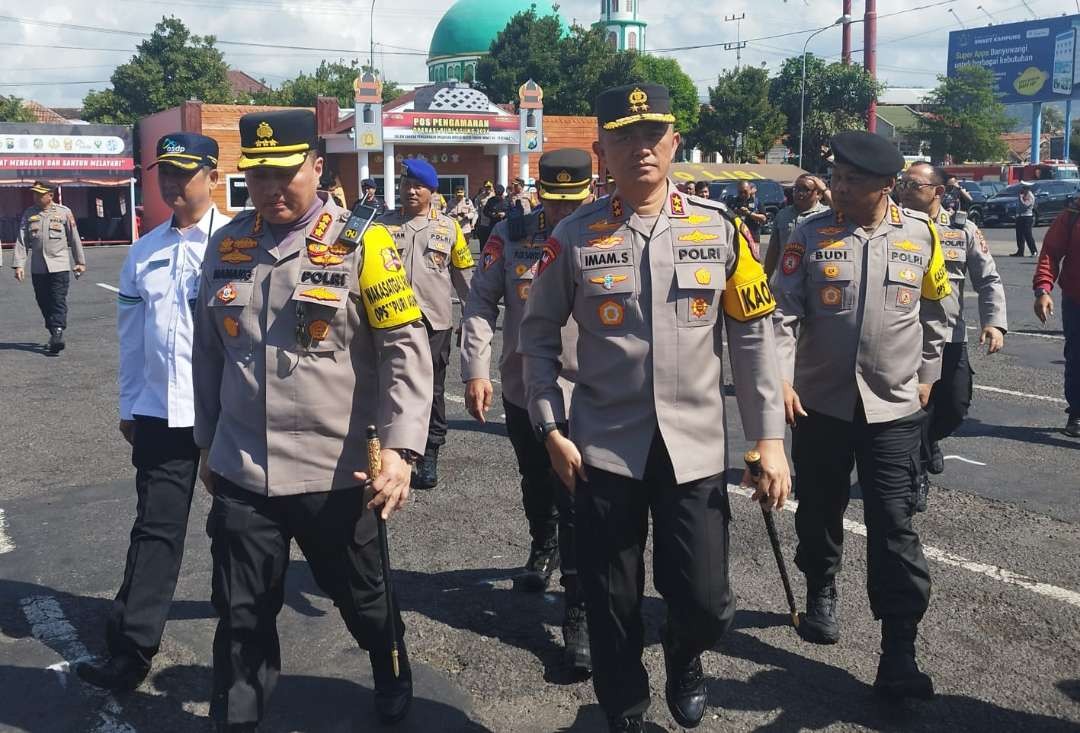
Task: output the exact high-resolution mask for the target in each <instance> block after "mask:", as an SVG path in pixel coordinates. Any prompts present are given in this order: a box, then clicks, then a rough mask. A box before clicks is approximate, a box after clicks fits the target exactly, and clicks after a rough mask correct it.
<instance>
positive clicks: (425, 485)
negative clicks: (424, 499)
mask: <svg viewBox="0 0 1080 733" xmlns="http://www.w3.org/2000/svg"><path fill="white" fill-rule="evenodd" d="M438 485H439V446H437V445H429V446H428V447H427V450H425V451H424V457H423V458H421V459H420V460H419V461H417V462H416V473H415V474H414V475H413V481H412V486H413V488H414V489H422V490H428V489H434V488H435V487H436V486H438Z"/></svg>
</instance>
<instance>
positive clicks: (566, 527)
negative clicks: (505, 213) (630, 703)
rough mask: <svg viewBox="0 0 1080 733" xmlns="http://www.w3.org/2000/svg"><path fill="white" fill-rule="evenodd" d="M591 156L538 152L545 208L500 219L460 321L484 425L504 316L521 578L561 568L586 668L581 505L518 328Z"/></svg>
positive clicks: (565, 363)
mask: <svg viewBox="0 0 1080 733" xmlns="http://www.w3.org/2000/svg"><path fill="white" fill-rule="evenodd" d="M592 169H593V161H592V156H591V155H589V153H588V152H586V151H584V150H575V149H573V148H566V149H563V150H552V151H550V152H547V153H544V154H543V155H542V156H540V201H541V207H540V208H538V209H534V210H533V211H532V212H531V213H529V214H522V213H521V212H516V213H513V214H512V215H511V217H510V219H509V220H508V221H503V222H500V223H499V224H498V225H497V226H496V227H495V231H493V232H492V234H491V237H490V238H489V239H488V242H487V245H485V247H484V250H483V253H482V254H481V257H480V268H479V269H478V271H477V273H476V275H475V276H474V277H473V280H472V289H471V291H470V292H469V301H468V303H467V304H466V306H465V311H464V314H463V315H462V320H461V331H462V340H461V378H462V380H464V381H465V384H466V388H465V407H466V408H467V409H468V410H469V413H470V414H472V416H473V417H475V418H476V419H477V420H479V421H480V422H484V419H485V414H486V413H487V411H488V409H490V407H491V398H492V393H493V389H492V385H491V367H490V364H491V342H492V340H493V339H494V336H495V324H496V322H497V321H498V318H499V304H500V303H502V304H504V305H505V316H504V318H503V324H502V327H503V339H502V358H501V359H500V362H499V374H500V376H501V378H502V402H503V408H504V410H505V413H506V432H507V434H508V435H509V436H510V443H511V444H512V445H513V447H514V453H515V454H516V456H517V463H518V471H519V472H520V473H521V499H522V504H523V505H524V508H525V518H526V519H527V520H528V522H529V534H530V535H531V536H532V545H531V548H530V551H529V559H528V561H527V562H526V563H525V573H524V575H523V576H521V578H520V579H519V581H518V583H517V585H518V587H521V588H523V589H525V590H532V591H544V590H547V587H548V582H549V579H550V578H551V574H552V573H553V572H554V570H555V566H556V565H559V566H560V568H561V570H562V585H563V588H564V589H565V592H566V599H565V600H566V608H565V615H564V618H563V643H564V646H565V650H566V651H565V656H566V661H567V664H568V666H569V667H571V668H572V669H574V670H576V671H577V672H579V673H586V672H588V671H589V670H590V668H591V663H590V659H589V637H588V631H587V625H586V621H585V598H584V596H583V595H582V593H581V588H580V584H579V583H578V578H577V564H576V553H575V551H574V509H573V504H572V502H571V500H570V494H569V492H568V491H567V489H566V487H565V486H563V485H562V482H561V481H559V478H558V477H557V476H556V475H555V473H554V472H553V471H552V470H551V461H550V459H549V458H548V455H547V452H546V451H545V450H544V446H543V444H542V443H540V441H538V440H537V439H536V434H535V432H534V431H533V428H532V423H531V422H530V420H529V411H528V409H527V407H528V402H527V400H526V396H525V381H524V376H523V374H522V364H521V355H520V354H518V353H517V346H518V329H519V328H520V325H521V317H522V316H523V315H524V313H525V303H526V300H527V299H528V296H529V289H530V287H531V286H532V281H533V278H534V277H535V275H536V269H537V266H538V265H539V262H540V255H541V253H542V252H543V245H544V242H545V241H546V240H547V238H548V235H549V234H550V233H551V229H552V228H554V227H555V225H557V224H558V223H559V222H560V221H562V220H563V219H565V218H566V217H567V216H569V215H570V214H572V213H573V212H574V211H575V210H576V209H577V208H578V207H579V206H580V205H581V204H582V202H584V201H585V200H586V199H588V198H589V196H590V195H591V192H590V190H589V189H590V184H591V183H592ZM562 339H563V348H562V356H561V371H560V373H559V381H560V385H561V386H562V387H563V393H564V399H565V400H566V401H567V402H569V398H570V392H571V387H572V381H573V378H574V369H575V366H574V362H575V360H576V357H577V328H576V325H575V324H574V322H573V321H572V320H571V321H569V322H568V323H567V326H566V327H565V328H564V329H563V334H562Z"/></svg>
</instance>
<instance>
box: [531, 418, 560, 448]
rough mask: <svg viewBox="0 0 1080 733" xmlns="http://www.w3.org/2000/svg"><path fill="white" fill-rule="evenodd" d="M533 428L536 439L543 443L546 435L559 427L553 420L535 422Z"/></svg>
mask: <svg viewBox="0 0 1080 733" xmlns="http://www.w3.org/2000/svg"><path fill="white" fill-rule="evenodd" d="M534 428H535V430H536V439H537V440H539V441H540V442H541V443H543V442H544V441H546V440H547V436H549V435H551V434H552V433H554V432H555V431H557V430H558V429H559V425H558V423H553V422H540V423H536V425H535V426H534Z"/></svg>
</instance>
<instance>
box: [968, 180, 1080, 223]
mask: <svg viewBox="0 0 1080 733" xmlns="http://www.w3.org/2000/svg"><path fill="white" fill-rule="evenodd" d="M1020 187H1021V186H1020V184H1019V183H1014V184H1013V185H1011V186H1008V187H1006V188H1004V189H1002V190H1001V192H1000V193H998V195H997V196H994V197H993V198H992V199H990V200H989V201H987V202H986V205H985V206H984V209H983V225H984V226H994V225H1002V224H1012V223H1013V222H1015V221H1016V210H1017V208H1018V207H1019V201H1018V198H1019V195H1020ZM1031 189H1032V192H1033V193H1034V194H1035V226H1039V225H1040V224H1042V223H1049V222H1050V221H1053V219H1054V217H1056V216H1057V215H1058V214H1060V213H1061V212H1062V211H1063V210H1064V209H1065V205H1066V204H1067V203H1068V202H1069V201H1070V200H1072V199H1073V198H1074V197H1075V196H1076V195H1077V194H1078V193H1080V179H1071V180H1060V181H1034V182H1033V183H1032V184H1031Z"/></svg>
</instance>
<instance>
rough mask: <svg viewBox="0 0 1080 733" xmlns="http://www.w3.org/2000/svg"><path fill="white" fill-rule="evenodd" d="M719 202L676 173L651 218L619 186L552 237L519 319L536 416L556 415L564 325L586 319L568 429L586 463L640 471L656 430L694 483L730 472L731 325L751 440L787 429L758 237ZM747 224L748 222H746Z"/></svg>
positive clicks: (683, 477) (624, 472)
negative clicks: (679, 184) (726, 358)
mask: <svg viewBox="0 0 1080 733" xmlns="http://www.w3.org/2000/svg"><path fill="white" fill-rule="evenodd" d="M723 211H724V207H723V205H722V204H720V203H718V202H713V201H708V200H706V199H698V198H694V197H691V196H687V195H685V194H682V193H680V192H679V191H678V190H677V189H676V188H675V184H674V183H672V182H670V181H669V182H668V192H667V199H666V201H665V205H664V209H663V210H662V212H661V213H660V214H659V215H658V216H657V217H655V218H653V217H649V218H647V219H643V218H642V217H640V216H638V215H637V214H636V213H635V212H634V211H632V210H631V209H630V208H629V207H628V206H626V205H625V204H624V203H623V202H622V199H621V197H620V196H619V195H618V192H616V193H615V194H614V195H612V196H611V197H605V198H603V199H600V200H599V201H597V202H595V203H592V204H589V205H586V206H583V207H581V208H580V209H578V211H577V212H576V213H575V214H573V215H571V216H570V217H568V218H566V219H564V220H563V221H562V222H560V223H559V226H558V227H556V228H555V231H554V233H553V234H552V236H551V238H550V239H549V240H548V242H547V243H546V244H545V245H544V253H543V255H542V257H541V264H540V268H539V270H540V274H539V276H538V277H537V278H536V279H535V280H534V282H533V285H532V289H531V291H530V293H529V299H528V302H527V303H526V306H525V318H524V319H523V320H522V323H521V333H520V337H519V346H518V350H519V351H520V352H521V353H522V355H523V356H524V357H525V380H526V384H527V390H528V399H529V412H530V416H531V418H532V420H533V421H534V422H537V423H540V422H561V421H563V420H565V419H566V407H565V404H564V401H563V395H562V391H561V390H560V389H559V388H558V384H557V382H556V378H557V376H558V373H559V369H560V366H561V363H560V360H559V357H560V352H561V351H562V339H561V328H562V326H563V325H564V324H565V323H566V322H567V320H568V319H569V318H570V317H571V316H572V317H573V319H574V320H575V321H576V322H577V324H578V330H579V338H578V346H577V361H578V371H577V382H576V385H575V389H574V398H573V406H572V409H571V410H570V415H569V422H570V437H571V439H572V440H573V441H574V443H575V444H576V445H577V446H578V448H579V450H580V451H581V453H582V457H583V459H584V462H585V463H586V464H588V465H590V466H593V467H596V468H599V469H602V470H605V471H609V472H611V473H615V474H618V475H621V476H628V477H631V478H635V479H641V478H643V477H644V472H645V464H646V461H647V459H648V455H649V447H650V445H651V444H652V442H653V438H654V436H655V434H656V431H657V430H659V431H660V435H661V437H662V438H663V440H664V442H665V444H666V446H667V450H668V453H669V454H670V456H671V462H672V465H673V467H674V470H675V479H676V481H677V482H679V483H686V482H689V481H694V480H696V479H701V478H705V477H708V476H713V475H716V474H718V473H720V472H722V471H723V470H724V469H725V467H726V443H725V441H726V438H725V432H726V430H725V428H726V425H725V419H726V418H725V406H724V375H723V362H722V358H721V355H722V353H723V344H722V341H723V330H724V328H726V330H727V335H728V341H729V353H730V357H731V363H732V368H733V370H734V382H735V393H736V398H737V400H738V404H739V411H740V413H741V415H742V422H743V428H744V431H745V433H746V437H747V439H748V440H751V441H754V440H758V439H762V438H777V439H782V438H783V437H784V404H783V395H782V390H781V378H780V371H779V368H778V364H777V359H776V350H775V345H774V336H773V332H772V328H771V326H770V323H769V319H768V317H767V316H768V314H769V313H770V312H771V311H772V308H773V306H774V302H773V298H772V295H771V294H770V292H769V288H768V283H767V281H766V278H765V273H764V270H762V268H761V265H760V263H759V262H758V259H757V253H756V251H753V250H754V249H756V245H754V244H753V243H752V242H750V241H747V238H746V236H745V235H736V232H735V228H734V226H733V225H732V223H731V222H729V220H728V219H727V218H726V217H725V215H724V213H723ZM743 229H744V230H745V227H743Z"/></svg>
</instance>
